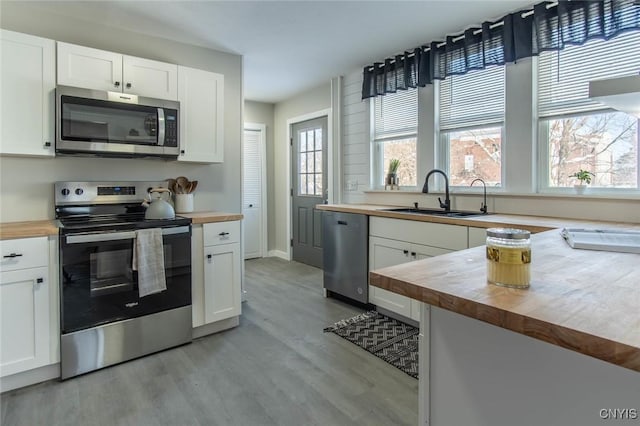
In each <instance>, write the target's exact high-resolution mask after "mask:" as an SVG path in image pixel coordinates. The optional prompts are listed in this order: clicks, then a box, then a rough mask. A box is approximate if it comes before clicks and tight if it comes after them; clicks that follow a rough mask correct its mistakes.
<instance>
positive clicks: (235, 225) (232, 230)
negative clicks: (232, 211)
mask: <svg viewBox="0 0 640 426" xmlns="http://www.w3.org/2000/svg"><path fill="white" fill-rule="evenodd" d="M202 232H203V234H204V235H203V237H204V246H205V247H207V246H215V245H218V244H230V243H237V242H240V222H239V221H237V220H236V221H233V222H216V223H205V224H204V225H202Z"/></svg>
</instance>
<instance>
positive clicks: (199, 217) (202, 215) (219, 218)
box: [178, 211, 244, 225]
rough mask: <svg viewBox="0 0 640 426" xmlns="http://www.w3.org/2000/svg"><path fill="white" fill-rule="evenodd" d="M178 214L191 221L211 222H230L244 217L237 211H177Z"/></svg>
mask: <svg viewBox="0 0 640 426" xmlns="http://www.w3.org/2000/svg"><path fill="white" fill-rule="evenodd" d="M178 215H179V216H184V217H188V218H191V223H193V224H194V225H195V224H198V223H213V222H231V221H234V220H242V218H243V217H244V216H243V215H242V214H239V213H225V212H216V211H208V212H193V213H178Z"/></svg>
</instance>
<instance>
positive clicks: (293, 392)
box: [0, 258, 418, 426]
mask: <svg viewBox="0 0 640 426" xmlns="http://www.w3.org/2000/svg"><path fill="white" fill-rule="evenodd" d="M245 273H246V282H245V285H246V290H247V292H248V294H247V302H245V303H243V306H242V311H243V312H242V317H241V321H240V326H239V327H236V328H234V329H232V330H228V331H225V332H222V333H218V334H215V335H211V336H207V337H204V338H201V339H198V340H196V341H194V342H193V343H192V344H189V345H185V346H182V347H179V348H175V349H171V350H168V351H164V352H161V353H158V354H154V355H151V356H147V357H145V358H140V359H137V360H133V361H130V362H127V363H124V364H121V365H117V366H114V367H110V368H106V369H104V370H100V371H96V372H93V373H89V374H86V375H84V376H81V377H76V378H73V379H70V380H67V381H65V382H58V381H52V382H47V383H43V384H40V385H35V386H31V387H28V388H25V389H21V390H17V391H12V392H8V393H6V394H3V395H2V397H1V398H2V401H1V409H2V413H1V417H0V418H1V424H2V425H4V426H10V425H29V426H35V425H47V426H51V425H136V426H139V425H402V424H407V425H415V424H417V422H418V420H417V418H418V381H417V380H415V379H413V378H411V377H409V376H408V375H406V374H405V373H403V372H401V371H400V370H398V369H396V368H394V367H392V366H391V365H389V364H387V363H385V362H384V361H382V360H380V359H378V358H376V357H374V356H373V355H371V354H369V353H368V352H366V351H365V350H363V349H360V348H359V347H357V346H356V345H354V344H352V343H349V342H347V341H346V340H344V339H341V338H339V337H338V336H336V335H334V334H332V333H323V331H322V329H323V328H324V327H325V326H327V325H330V324H332V323H333V322H335V321H338V320H340V319H343V318H347V317H350V316H352V315H354V314H356V313H359V312H360V311H361V310H359V309H357V308H354V307H352V306H350V305H347V304H345V303H342V302H340V301H337V300H335V299H325V298H323V296H322V271H321V270H319V269H316V268H313V267H309V266H306V265H302V264H299V263H294V262H286V261H284V260H281V259H277V258H266V259H257V260H250V261H247V262H246V271H245Z"/></svg>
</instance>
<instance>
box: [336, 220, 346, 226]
mask: <svg viewBox="0 0 640 426" xmlns="http://www.w3.org/2000/svg"><path fill="white" fill-rule="evenodd" d="M346 224H347V221H345V220H339V221H338V225H346Z"/></svg>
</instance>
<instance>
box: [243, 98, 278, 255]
mask: <svg viewBox="0 0 640 426" xmlns="http://www.w3.org/2000/svg"><path fill="white" fill-rule="evenodd" d="M274 111H275V105H274V104H268V103H264V102H254V101H246V100H245V102H244V121H245V123H260V124H264V125H265V126H266V128H267V134H266V135H265V136H266V145H267V240H268V241H267V250H275V244H276V243H275V241H276V233H275V227H276V219H275V217H276V215H275V203H274V192H275V183H274V174H273V171H274V167H275V166H274V160H275V157H274V150H275V147H274V136H273V133H274V125H273V122H274Z"/></svg>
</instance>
